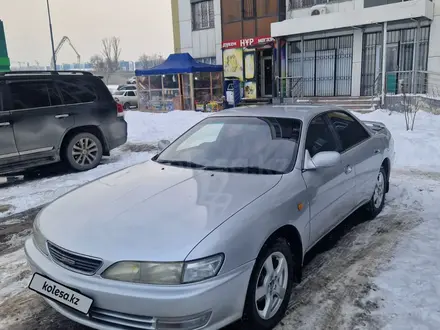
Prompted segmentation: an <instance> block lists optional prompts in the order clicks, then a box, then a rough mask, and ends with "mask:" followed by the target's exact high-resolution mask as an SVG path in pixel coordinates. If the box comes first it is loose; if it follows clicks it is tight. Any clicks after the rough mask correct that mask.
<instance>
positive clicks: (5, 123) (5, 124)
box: [0, 121, 11, 127]
mask: <svg viewBox="0 0 440 330" xmlns="http://www.w3.org/2000/svg"><path fill="white" fill-rule="evenodd" d="M10 125H11V123H10V122H8V121H7V122H4V123H0V127H6V126H10Z"/></svg>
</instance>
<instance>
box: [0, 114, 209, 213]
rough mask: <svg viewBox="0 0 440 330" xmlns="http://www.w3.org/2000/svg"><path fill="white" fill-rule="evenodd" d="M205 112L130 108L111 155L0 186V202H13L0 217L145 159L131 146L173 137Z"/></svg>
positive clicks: (3, 203) (141, 147)
mask: <svg viewBox="0 0 440 330" xmlns="http://www.w3.org/2000/svg"><path fill="white" fill-rule="evenodd" d="M205 116H206V114H203V113H200V112H192V111H185V112H183V111H173V112H170V113H164V114H153V113H145V112H138V111H129V112H127V113H126V116H125V119H126V121H127V123H128V141H127V144H126V145H124V146H122V147H120V148H117V149H115V150H113V151H112V152H111V156H110V157H109V158H107V159H104V161H103V163H102V164H101V165H100V166H98V167H97V168H95V169H93V170H90V171H87V172H82V173H70V174H65V175H61V176H53V177H46V178H43V179H39V180H34V181H28V182H23V183H21V184H17V185H14V186H11V187H1V186H0V205H11V206H12V207H11V208H10V209H9V210H8V211H7V212H4V213H0V214H1V215H0V217H1V216H7V215H10V214H14V213H18V212H21V211H25V210H27V209H30V208H33V207H36V206H39V205H43V204H45V203H48V202H50V201H52V200H54V199H55V198H57V197H59V196H61V195H62V194H64V193H67V192H69V191H70V190H72V189H75V188H76V187H78V186H79V185H81V184H84V183H86V182H89V181H91V180H94V179H96V178H99V177H102V176H104V175H107V174H109V173H112V172H115V171H117V170H120V169H123V168H125V167H128V166H130V165H134V164H137V163H141V162H144V161H147V160H148V159H150V158H151V157H152V156H153V154H154V153H151V152H133V151H132V150H134V151H139V150H141V151H142V150H145V148H143V147H145V146H147V147H148V146H150V149H149V150H151V148H155V147H156V146H157V142H158V141H159V140H160V139H169V140H173V139H175V138H176V137H177V136H179V135H180V134H181V133H182V132H184V131H185V130H186V129H188V128H190V127H191V126H192V125H194V124H195V123H196V122H197V121H199V120H201V119H202V118H204V117H205ZM139 147H140V149H139ZM147 150H148V149H147Z"/></svg>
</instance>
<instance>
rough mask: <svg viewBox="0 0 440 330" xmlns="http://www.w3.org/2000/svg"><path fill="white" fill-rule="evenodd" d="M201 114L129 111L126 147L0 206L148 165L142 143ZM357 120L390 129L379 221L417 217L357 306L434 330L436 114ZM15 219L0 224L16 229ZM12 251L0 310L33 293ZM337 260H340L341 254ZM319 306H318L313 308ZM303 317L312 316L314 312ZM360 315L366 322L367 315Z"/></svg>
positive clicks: (1, 276) (2, 199)
mask: <svg viewBox="0 0 440 330" xmlns="http://www.w3.org/2000/svg"><path fill="white" fill-rule="evenodd" d="M205 116H206V114H202V113H197V112H186V111H185V112H183V111H182V112H181V111H174V112H171V113H167V114H151V113H143V112H137V111H130V112H128V113H127V114H126V120H127V122H128V127H129V133H128V142H127V145H126V146H123V147H120V148H118V149H116V150H114V152H113V153H112V156H111V157H109V158H108V159H106V160H105V161H104V162H103V164H102V165H100V166H99V167H98V168H96V169H94V170H91V171H88V172H85V173H73V174H65V175H62V176H57V177H47V178H43V179H39V180H35V181H29V182H24V183H20V184H17V185H14V186H9V187H8V186H7V187H5V188H0V189H1V190H0V191H1V194H0V205H2V204H9V205H12V209H11V210H10V211H9V214H11V213H17V212H20V211H24V210H27V209H29V208H32V207H36V206H39V205H42V204H45V203H48V202H50V201H52V200H53V199H55V198H57V197H58V196H60V195H61V194H64V193H66V192H68V191H70V190H72V189H74V188H75V187H77V186H79V185H81V184H84V183H86V182H88V181H90V180H93V179H95V178H98V177H101V176H104V175H106V174H108V173H111V172H114V171H117V170H119V169H122V168H124V167H127V166H130V165H134V164H137V163H140V162H144V161H147V160H148V159H149V158H151V156H152V155H153V153H152V152H148V151H142V146H145V145H146V146H149V145H153V146H155V145H157V142H158V141H159V140H161V139H169V140H172V139H174V138H176V137H177V136H178V135H179V134H180V133H182V132H183V131H185V130H186V129H188V128H189V127H190V126H192V125H193V124H194V123H196V122H197V121H199V120H200V119H202V118H204V117H205ZM356 116H358V117H359V118H361V119H363V120H373V121H380V122H383V123H384V124H385V125H386V126H387V127H388V128H389V129H390V131H391V133H392V134H393V138H394V141H395V151H396V158H395V164H394V167H393V172H392V177H391V190H390V193H389V194H388V196H387V206H386V208H385V210H384V212H383V218H379V220H380V219H387V218H386V215H387V214H391V213H393V212H394V214H397V216H399V214H400V215H401V217H402V220H401V221H402V222H405V221H407V220H405V219H408V218H410V217H411V216H412V215H414V217H416V219H415V221H414V222H413V223H412V227H411V228H409V229H408V230H406V231H404V232H403V233H402V235H401V236H399V237H398V239H397V244H394V243H393V244H390V247H389V248H390V249H391V251H392V252H391V255H390V256H389V258H388V256H387V259H386V260H384V259H381V256H378V257H377V258H378V261H377V263H378V264H380V266H379V268H378V269H379V272H377V273H375V274H373V279H372V283H370V284H368V285H369V287H372V288H374V290H369V292H368V294H367V295H366V296H365V297H363V298H362V299H363V301H364V302H359V304H364V305H368V304H371V302H374V306H376V308H372V309H371V311H370V312H369V315H368V318H372V317H373V318H375V320H376V321H375V322H376V323H375V326H374V327H373V328H383V329H399V330H400V329H439V328H440V309H439V308H438V303H439V301H440V259H439V258H438V252H437V251H439V250H440V227H439V225H438V224H439V223H440V216H439V212H438V201H440V166H438V164H439V163H440V134H439V133H438V132H439V129H440V116H435V115H432V114H428V113H425V112H419V113H418V114H417V118H416V123H415V128H414V131H406V130H405V119H404V116H403V115H402V114H398V113H392V114H391V115H390V113H389V112H388V111H384V110H377V111H374V112H372V113H368V114H357V113H356ZM137 147H140V148H137ZM145 150H147V149H145ZM3 215H5V214H3ZM0 221H1V220H0ZM14 221H15V220H8V222H3V223H1V222H0V223H1V224H2V225H15V224H16V222H14ZM398 221H399V219H397V222H398ZM17 225H18V224H17ZM25 234H26V235H27V234H28V232H26V233H25ZM367 234H368V233H365V236H362V233H361V235H360V236H358V238H357V239H356V241H355V242H354V243H353V247H350V248H352V249H356V246H359V243H360V242H359V241H360V240H363V239H364V240H366V239H368V238H369V237H370V236H368V235H367ZM26 235H22V236H19V237H18V236H17V237H16V236H13V237H9V240H8V242H7V243H6V244H7V245H8V246H11V247H13V246H16V245H17V244H22V243H23V241H24V238H25V236H26ZM13 251H14V252H12V253H9V254H6V255H4V256H0V305H1V301H6V299H12V298H11V297H18V296H20V295H22V296H23V297H24V298H23V299H24V300H26V299H28V298H29V297H30V295H31V294H32V293H29V292H28V290H26V285H27V283H28V280H29V275H30V274H29V273H28V270H27V268H26V266H25V261H24V254H23V250H22V249H18V250H13ZM335 255H336V258H337V256H338V253H335ZM318 259H319V258H318ZM321 276H324V274H321ZM353 276H357V275H353ZM339 285H340V283H339ZM29 299H30V298H29ZM319 304H320V302H319V301H318V302H317V305H319ZM24 310H26V308H24ZM337 312H338V313H340V314H341V313H342V314H344V315H349V314H356V313H359V311H358V310H357V307H356V306H352V305H351V306H344V308H343V309H342V310H338V311H337ZM23 313H24V312H23ZM344 315H343V317H344ZM361 316H362V315H361ZM304 317H305V318H306V317H309V318H313V317H314V316H313V314H312V315H307V316H306V315H304ZM362 317H365V318H366V319H367V316H365V315H364V316H362ZM0 318H1V312H0ZM287 318H288V317H286V319H287ZM5 322H6V321H5ZM8 322H9V323H8ZM11 322H12V323H11ZM13 322H15V321H14V320H13V319H8V320H7V322H6V323H4V324H13ZM285 324H286V328H283V327H282V325H281V328H282V329H288V328H289V327H288V326H287V325H288V321H286V323H285ZM310 324H312V323H309V326H307V322H306V321H305V322H304V323H303V324H302V325H301V326H299V327H298V328H301V329H313V328H314V327H313V326H311V325H310ZM369 326H371V324H368V323H366V324H365V327H360V328H364V329H371V328H372V327H369ZM0 328H1V326H0ZM315 328H316V327H315ZM339 328H340V329H345V328H347V329H353V328H354V327H352V328H350V327H339Z"/></svg>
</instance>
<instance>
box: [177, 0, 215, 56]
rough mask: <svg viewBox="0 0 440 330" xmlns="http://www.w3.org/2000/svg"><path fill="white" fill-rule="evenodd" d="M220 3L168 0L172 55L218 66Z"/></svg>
mask: <svg viewBox="0 0 440 330" xmlns="http://www.w3.org/2000/svg"><path fill="white" fill-rule="evenodd" d="M220 6H221V4H220V0H171V9H172V15H173V36H174V52H175V53H189V54H191V56H192V57H194V58H195V59H196V60H198V61H199V62H203V63H207V64H222V52H221V43H222V33H221V31H222V28H221V9H220V8H221V7H220Z"/></svg>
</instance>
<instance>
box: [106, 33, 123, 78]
mask: <svg viewBox="0 0 440 330" xmlns="http://www.w3.org/2000/svg"><path fill="white" fill-rule="evenodd" d="M120 43H121V41H120V39H119V38H117V37H111V38H105V39H102V50H101V53H102V56H103V60H104V68H105V71H106V72H107V82H108V80H109V78H110V75H111V74H112V73H114V72H116V71H117V70H118V69H119V58H120V55H121V50H122V48H121V45H120Z"/></svg>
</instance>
